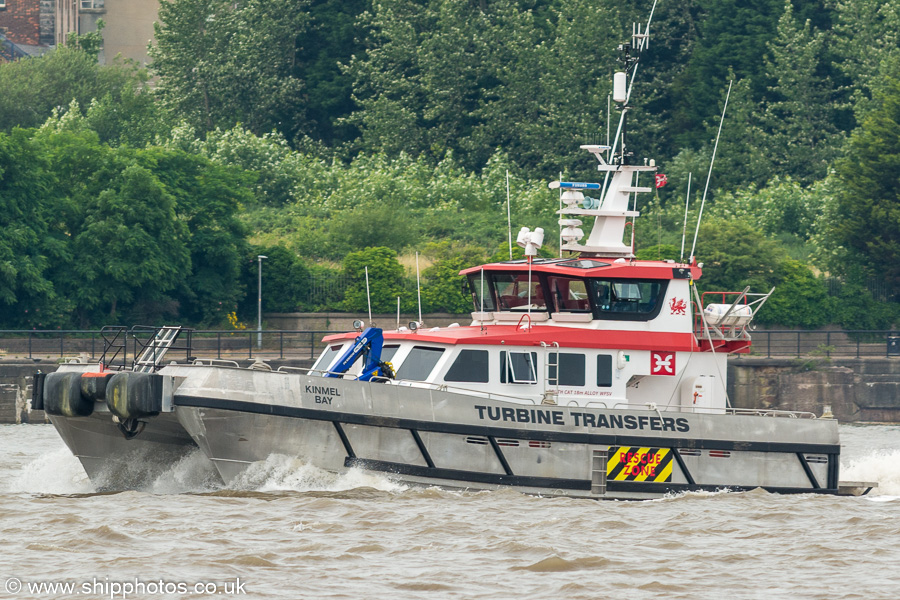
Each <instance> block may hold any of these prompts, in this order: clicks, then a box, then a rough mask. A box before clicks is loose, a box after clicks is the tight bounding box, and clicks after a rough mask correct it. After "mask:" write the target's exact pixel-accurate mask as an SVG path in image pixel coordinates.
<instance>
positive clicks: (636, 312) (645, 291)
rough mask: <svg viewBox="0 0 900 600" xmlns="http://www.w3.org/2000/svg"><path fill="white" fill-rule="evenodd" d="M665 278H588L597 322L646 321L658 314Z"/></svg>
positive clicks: (666, 281)
mask: <svg viewBox="0 0 900 600" xmlns="http://www.w3.org/2000/svg"><path fill="white" fill-rule="evenodd" d="M668 283H669V281H668V280H667V279H649V280H640V279H592V280H590V295H591V299H592V300H593V304H594V315H595V316H596V317H597V318H599V319H611V320H621V321H649V320H650V319H653V318H654V317H656V315H658V314H659V311H660V308H662V301H663V299H664V298H665V295H666V293H665V292H666V287H667V286H668Z"/></svg>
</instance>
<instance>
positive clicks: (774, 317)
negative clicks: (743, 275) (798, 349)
mask: <svg viewBox="0 0 900 600" xmlns="http://www.w3.org/2000/svg"><path fill="white" fill-rule="evenodd" d="M774 284H775V293H774V294H772V296H771V297H770V298H769V299H768V300H767V301H766V304H765V305H764V306H763V308H762V309H761V311H760V314H759V316H758V318H757V319H756V320H757V322H759V323H762V324H775V325H779V326H781V327H797V328H802V329H816V328H818V327H822V326H823V325H828V324H829V323H831V322H832V321H833V320H834V319H835V315H834V313H833V310H832V308H833V307H832V303H831V302H829V299H828V294H827V292H826V290H825V283H824V282H823V281H822V279H819V278H817V277H816V276H815V275H813V273H812V271H810V269H809V267H807V266H806V265H804V264H802V263H800V262H799V261H796V260H791V259H787V260H784V261H782V262H781V263H780V264H779V265H778V269H777V271H776V272H775V282H774ZM757 291H765V292H768V291H769V290H767V289H766V290H757Z"/></svg>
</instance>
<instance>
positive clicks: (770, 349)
mask: <svg viewBox="0 0 900 600" xmlns="http://www.w3.org/2000/svg"><path fill="white" fill-rule="evenodd" d="M335 333H338V332H335V331H309V330H268V331H265V330H264V331H262V333H261V334H260V332H258V331H257V330H255V329H252V330H251V329H244V330H233V329H231V330H195V331H193V332H192V351H191V355H192V357H194V358H207V359H209V358H215V359H225V360H242V359H251V360H252V359H255V358H265V359H276V358H278V359H310V358H315V357H316V356H318V355H319V353H320V352H321V351H322V349H323V348H324V347H325V343H324V342H323V341H322V338H323V337H324V336H326V335H330V334H335ZM129 335H131V334H130V333H129ZM751 337H752V346H751V351H750V356H757V357H767V358H779V357H805V356H810V357H843V358H851V357H852V358H865V357H892V356H897V357H900V331H894V330H833V331H807V330H757V331H754V332H752V333H751ZM103 350H104V339H103V336H102V335H101V332H100V331H99V330H74V329H68V330H0V359H17V358H20V359H32V360H35V359H55V358H64V357H76V356H77V357H81V358H85V359H89V360H100V357H101V356H102V355H103Z"/></svg>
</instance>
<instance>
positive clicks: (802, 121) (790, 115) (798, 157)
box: [760, 2, 844, 184]
mask: <svg viewBox="0 0 900 600" xmlns="http://www.w3.org/2000/svg"><path fill="white" fill-rule="evenodd" d="M768 47H769V52H770V53H771V57H768V56H767V57H766V70H767V75H768V77H769V78H770V79H773V80H775V81H776V84H775V85H774V86H773V87H772V88H770V93H771V94H772V95H773V96H774V99H773V100H771V101H770V102H768V104H767V107H766V114H765V117H764V122H765V125H766V127H765V129H764V131H765V136H764V137H765V139H764V141H763V144H764V145H763V147H762V148H760V150H761V151H762V152H764V153H765V155H766V156H767V157H770V159H771V161H772V166H773V170H774V173H775V174H781V175H788V176H790V177H793V178H795V179H797V180H798V181H800V182H801V183H803V184H809V183H812V182H814V181H816V180H818V179H822V178H823V177H824V176H825V175H826V172H827V169H828V166H829V165H830V164H831V163H832V162H833V161H834V159H835V158H836V157H837V156H838V153H839V151H840V147H841V144H842V142H843V139H844V137H843V135H842V133H841V132H840V131H839V130H838V128H837V126H836V122H837V121H838V120H839V118H838V112H839V111H840V110H841V109H842V108H843V107H842V105H841V104H840V103H838V102H837V98H836V96H837V94H836V90H835V89H834V86H833V84H832V83H831V79H830V78H829V77H828V74H827V72H826V70H825V65H824V64H823V60H824V59H825V56H824V51H825V34H824V33H823V32H818V31H813V30H812V26H811V24H810V21H809V20H807V21H806V23H804V24H803V25H800V24H798V23H797V22H796V21H795V19H794V14H793V8H792V6H791V3H790V2H786V3H785V8H784V14H783V15H782V17H781V19H780V20H779V21H778V30H777V35H776V37H775V39H774V40H772V41H771V42H770V43H769V46H768Z"/></svg>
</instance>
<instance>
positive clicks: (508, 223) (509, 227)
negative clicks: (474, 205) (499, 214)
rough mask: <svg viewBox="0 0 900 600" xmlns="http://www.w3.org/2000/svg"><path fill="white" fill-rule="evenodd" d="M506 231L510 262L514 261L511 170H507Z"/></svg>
mask: <svg viewBox="0 0 900 600" xmlns="http://www.w3.org/2000/svg"><path fill="white" fill-rule="evenodd" d="M506 230H507V232H508V236H509V260H512V216H511V214H510V209H509V169H507V170H506Z"/></svg>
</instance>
